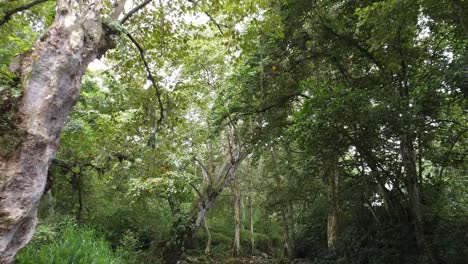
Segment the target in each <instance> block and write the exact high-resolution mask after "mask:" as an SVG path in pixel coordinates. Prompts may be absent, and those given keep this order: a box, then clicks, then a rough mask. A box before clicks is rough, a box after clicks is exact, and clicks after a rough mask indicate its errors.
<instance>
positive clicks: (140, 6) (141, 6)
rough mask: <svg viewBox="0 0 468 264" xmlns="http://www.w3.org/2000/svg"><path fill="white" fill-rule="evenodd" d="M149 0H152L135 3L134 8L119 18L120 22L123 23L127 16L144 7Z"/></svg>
mask: <svg viewBox="0 0 468 264" xmlns="http://www.w3.org/2000/svg"><path fill="white" fill-rule="evenodd" d="M151 1H153V0H146V1H144V2H143V3H141V4H139V5H137V6H136V7H135V8H133V9H132V10H130V12H128V14H126V15H125V16H124V17H123V18H122V19H121V20H120V23H122V24H123V23H125V22H126V21H127V20H128V19H129V18H131V17H132V16H133V15H134V14H135V13H136V12H138V11H140V9H142V8H144V7H145V6H146V5H148V4H149V3H150V2H151Z"/></svg>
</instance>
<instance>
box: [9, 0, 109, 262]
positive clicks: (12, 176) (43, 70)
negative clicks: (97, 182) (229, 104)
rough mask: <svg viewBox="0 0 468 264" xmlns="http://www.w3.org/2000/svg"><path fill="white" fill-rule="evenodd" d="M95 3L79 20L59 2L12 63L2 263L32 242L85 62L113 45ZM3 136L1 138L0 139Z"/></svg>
mask: <svg viewBox="0 0 468 264" xmlns="http://www.w3.org/2000/svg"><path fill="white" fill-rule="evenodd" d="M100 9H101V5H100V4H99V1H96V3H95V5H93V6H92V7H91V8H89V10H88V13H87V14H86V16H84V17H82V18H81V19H77V17H76V16H75V14H74V11H73V10H72V7H71V4H70V3H69V1H64V0H58V1H57V14H56V17H55V21H54V23H53V24H52V26H51V27H50V28H49V29H48V30H47V32H46V33H45V34H44V35H43V36H42V37H41V39H40V40H39V41H38V42H37V43H36V44H35V45H34V48H33V49H32V51H31V52H28V53H25V54H23V55H21V56H19V57H17V58H16V61H14V62H13V63H12V66H11V68H12V70H13V71H15V72H16V73H17V74H18V76H19V79H20V81H21V85H22V88H23V93H22V97H21V100H20V102H19V104H18V109H17V115H18V117H19V118H20V119H21V121H20V123H19V125H18V131H17V133H16V134H17V142H18V143H17V144H16V146H14V147H12V148H11V149H9V150H8V151H5V152H2V155H1V156H0V263H2V264H7V263H12V262H14V258H15V256H16V254H17V252H18V251H19V250H20V249H21V248H22V247H23V246H24V245H26V243H28V241H29V240H30V239H31V237H32V235H33V233H34V230H35V227H36V224H37V217H36V215H37V206H38V203H39V200H40V198H41V196H42V194H43V191H44V187H45V185H46V179H47V170H48V167H49V164H50V163H51V161H52V159H53V158H54V156H55V153H56V150H57V147H58V141H59V137H60V133H61V131H62V129H63V127H64V124H65V122H66V120H67V117H68V114H69V112H70V110H71V108H72V107H73V105H74V104H75V103H76V101H77V99H78V96H79V92H80V83H81V77H82V76H83V74H84V72H85V69H86V68H87V66H88V64H89V63H90V62H91V61H93V60H94V59H95V58H99V57H101V56H102V54H104V53H105V52H106V51H107V50H108V49H110V48H112V47H113V43H112V41H111V40H110V38H108V34H109V33H110V32H107V30H106V29H105V28H103V25H102V23H101V21H100V20H99V14H100V11H101V10H100ZM0 136H1V137H3V136H4V135H3V134H2V135H0Z"/></svg>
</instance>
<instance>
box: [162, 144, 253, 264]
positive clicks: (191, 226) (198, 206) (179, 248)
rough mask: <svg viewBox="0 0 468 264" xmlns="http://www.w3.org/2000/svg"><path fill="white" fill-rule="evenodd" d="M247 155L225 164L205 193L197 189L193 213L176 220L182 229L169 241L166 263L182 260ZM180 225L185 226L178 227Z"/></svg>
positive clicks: (175, 225) (164, 255) (164, 254)
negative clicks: (171, 241) (183, 254)
mask: <svg viewBox="0 0 468 264" xmlns="http://www.w3.org/2000/svg"><path fill="white" fill-rule="evenodd" d="M246 156H247V154H246V153H244V154H240V153H239V155H237V157H236V158H235V159H232V160H231V161H230V162H228V163H226V164H225V166H224V167H223V168H222V169H221V170H220V173H219V174H218V175H217V177H216V181H214V182H213V183H212V185H208V186H206V188H204V192H203V193H201V192H200V191H199V190H196V191H197V194H198V198H197V200H196V201H195V203H194V204H195V206H194V209H193V212H192V214H191V215H190V216H189V217H188V218H186V220H185V221H184V222H176V223H175V224H174V230H182V231H181V232H180V233H177V232H176V233H175V234H174V235H173V240H175V241H173V242H174V243H169V245H168V246H167V248H166V249H165V250H164V252H163V258H164V263H166V264H176V263H177V262H178V261H179V260H180V257H181V256H182V253H183V252H184V251H185V249H187V248H188V247H189V246H190V245H191V243H192V238H193V235H194V234H195V232H196V231H197V230H198V228H199V227H200V225H201V224H202V222H203V220H204V219H205V216H206V213H207V212H208V211H209V210H210V209H211V208H212V207H213V205H214V203H215V201H216V199H217V198H218V197H219V195H220V194H221V193H222V191H223V190H224V188H225V187H227V186H229V185H231V183H232V182H233V181H234V180H235V178H236V173H237V169H238V167H239V165H240V164H241V162H242V161H243V159H244V158H245V157H246ZM203 167H204V166H202V169H203ZM179 225H182V226H184V227H183V228H178V227H179Z"/></svg>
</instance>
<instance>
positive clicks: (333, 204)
mask: <svg viewBox="0 0 468 264" xmlns="http://www.w3.org/2000/svg"><path fill="white" fill-rule="evenodd" d="M331 167H332V168H330V170H329V171H330V175H328V179H327V180H328V220H327V245H328V249H330V250H334V249H335V248H336V241H337V239H338V234H339V220H340V219H339V201H338V176H339V175H338V174H339V172H338V168H337V164H332V165H331Z"/></svg>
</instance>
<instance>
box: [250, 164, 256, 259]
mask: <svg viewBox="0 0 468 264" xmlns="http://www.w3.org/2000/svg"><path fill="white" fill-rule="evenodd" d="M249 166H250V164H249ZM249 185H250V196H249V211H250V213H249V215H250V246H251V254H252V255H254V254H255V237H254V223H253V217H254V211H253V197H252V195H253V187H252V179H250V182H249Z"/></svg>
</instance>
